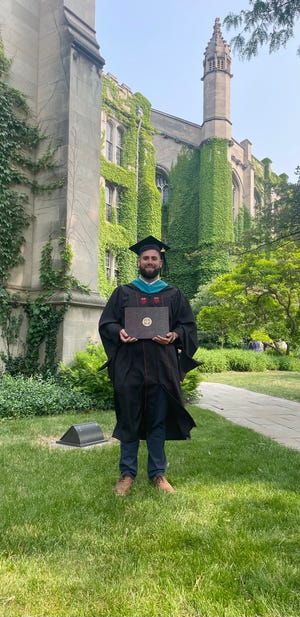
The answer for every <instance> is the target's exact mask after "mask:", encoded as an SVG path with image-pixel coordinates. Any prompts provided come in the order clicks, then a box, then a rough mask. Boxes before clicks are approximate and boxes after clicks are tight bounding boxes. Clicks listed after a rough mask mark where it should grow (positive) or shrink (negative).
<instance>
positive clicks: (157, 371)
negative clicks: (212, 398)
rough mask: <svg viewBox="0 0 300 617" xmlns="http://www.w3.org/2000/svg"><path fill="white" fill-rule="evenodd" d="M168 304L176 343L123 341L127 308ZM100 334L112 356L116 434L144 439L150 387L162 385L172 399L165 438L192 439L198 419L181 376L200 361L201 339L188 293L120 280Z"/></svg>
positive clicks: (110, 372)
mask: <svg viewBox="0 0 300 617" xmlns="http://www.w3.org/2000/svg"><path fill="white" fill-rule="evenodd" d="M145 304H146V305H148V306H168V307H169V326H170V328H169V329H170V331H172V332H174V331H175V332H177V334H178V335H179V338H178V339H177V340H176V341H175V343H171V344H169V345H159V344H158V343H155V342H153V341H152V340H146V339H143V340H138V341H137V342H135V343H128V344H124V343H122V342H121V341H120V338H119V331H120V329H122V328H124V323H125V307H136V306H145ZM99 334H100V337H101V340H102V343H103V346H104V349H105V351H106V354H107V357H108V373H109V376H110V378H111V380H112V382H113V386H114V399H115V410H116V416H117V424H116V427H115V429H114V432H113V436H114V437H116V438H117V439H120V440H121V441H124V442H129V441H135V440H136V439H145V438H146V431H145V421H144V420H145V410H146V409H147V395H148V393H149V392H150V389H151V388H152V389H153V388H157V387H161V388H163V390H164V391H165V393H166V395H167V400H168V413H167V420H166V439H190V430H191V429H192V428H193V427H194V426H195V422H194V420H193V418H192V417H191V416H190V414H189V413H188V412H187V410H186V409H185V408H184V404H183V400H182V394H181V389H180V381H182V379H183V377H184V374H185V373H187V372H188V371H189V370H191V369H192V368H195V366H197V365H198V363H197V362H196V361H195V360H193V359H192V356H193V354H194V353H195V351H196V349H197V347H198V342H197V330H196V324H195V319H194V315H193V312H192V310H191V307H190V304H189V302H188V300H187V299H186V297H185V296H184V295H183V294H182V293H181V292H180V291H179V289H177V288H175V287H171V286H169V285H168V286H167V287H165V288H164V289H163V290H162V291H160V292H158V293H154V294H147V293H145V292H142V291H140V290H139V289H138V288H137V287H136V286H135V285H133V284H132V283H129V284H128V285H120V286H119V287H117V288H116V289H115V291H114V292H113V293H112V295H111V297H110V299H109V300H108V302H107V304H106V306H105V308H104V311H103V313H102V315H101V318H100V321H99Z"/></svg>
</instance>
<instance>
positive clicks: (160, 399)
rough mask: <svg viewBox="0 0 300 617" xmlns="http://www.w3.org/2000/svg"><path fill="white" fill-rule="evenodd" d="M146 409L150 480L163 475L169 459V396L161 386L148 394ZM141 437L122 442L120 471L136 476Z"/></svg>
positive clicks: (123, 473)
mask: <svg viewBox="0 0 300 617" xmlns="http://www.w3.org/2000/svg"><path fill="white" fill-rule="evenodd" d="M147 403H148V405H147V411H146V427H147V432H146V442H147V449H148V466H147V471H148V476H149V478H150V480H152V479H153V478H155V477H156V476H163V475H164V473H165V471H166V467H167V459H166V455H165V447H164V446H165V439H166V426H165V425H166V415H167V408H168V403H167V397H166V394H165V392H164V390H162V389H161V388H157V387H156V388H155V389H153V391H152V392H151V393H150V395H149V394H148V397H147ZM139 443H140V441H139V439H137V440H136V441H131V442H128V443H125V442H121V453H120V465H119V467H120V472H121V474H122V475H126V476H130V477H131V478H135V477H136V475H137V471H138V450H139Z"/></svg>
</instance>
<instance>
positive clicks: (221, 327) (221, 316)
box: [197, 242, 300, 353]
mask: <svg viewBox="0 0 300 617" xmlns="http://www.w3.org/2000/svg"><path fill="white" fill-rule="evenodd" d="M209 290H210V292H212V293H213V299H212V301H211V304H210V306H203V307H202V308H201V309H200V312H199V314H198V317H197V320H198V327H199V329H200V330H208V331H211V332H213V334H214V335H215V336H217V337H218V338H219V339H220V340H222V338H223V342H224V340H226V339H227V340H228V341H230V340H234V337H235V338H236V337H237V338H240V341H242V340H244V341H245V340H246V339H250V338H252V333H253V331H254V330H256V329H260V330H263V331H265V333H266V334H267V335H268V336H269V338H270V339H271V340H272V341H274V342H275V344H276V341H280V340H284V341H286V343H287V353H289V351H290V350H291V349H296V348H297V347H298V346H299V343H300V250H299V248H298V247H297V245H295V244H293V243H291V242H288V243H286V244H285V245H282V246H280V247H278V248H277V250H276V251H273V252H271V253H270V254H268V255H266V254H265V253H260V254H258V255H257V254H254V253H248V254H246V255H244V256H243V257H242V258H241V260H240V262H239V265H237V266H236V268H234V269H233V270H232V272H231V273H229V274H226V275H223V276H222V277H219V278H218V279H216V280H215V281H214V282H213V283H212V285H211V286H210V287H209Z"/></svg>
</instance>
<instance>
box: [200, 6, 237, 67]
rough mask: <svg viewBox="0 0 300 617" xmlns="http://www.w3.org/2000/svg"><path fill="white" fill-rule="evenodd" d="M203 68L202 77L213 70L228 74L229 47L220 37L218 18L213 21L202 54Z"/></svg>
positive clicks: (229, 65)
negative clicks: (212, 28) (210, 32)
mask: <svg viewBox="0 0 300 617" xmlns="http://www.w3.org/2000/svg"><path fill="white" fill-rule="evenodd" d="M203 66H204V75H205V74H206V73H207V72H209V71H213V70H219V71H227V72H228V73H230V68H231V57H230V47H229V45H228V43H227V42H226V41H225V39H224V38H223V36H222V32H221V21H220V19H219V17H217V18H216V20H215V24H214V31H213V35H212V37H211V39H210V41H209V43H208V45H207V47H206V50H205V53H204V62H203Z"/></svg>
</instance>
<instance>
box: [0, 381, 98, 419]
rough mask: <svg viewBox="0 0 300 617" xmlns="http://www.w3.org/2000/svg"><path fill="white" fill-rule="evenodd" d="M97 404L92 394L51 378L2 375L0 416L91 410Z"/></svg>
mask: <svg viewBox="0 0 300 617" xmlns="http://www.w3.org/2000/svg"><path fill="white" fill-rule="evenodd" d="M93 407H95V402H94V401H93V400H92V399H91V397H89V396H87V395H86V394H83V393H81V392H76V391H75V390H72V389H70V388H64V387H62V386H60V385H57V384H56V383H54V382H53V381H51V380H42V379H41V378H33V377H31V378H26V377H23V376H21V375H19V376H15V377H12V376H11V375H9V374H6V373H4V374H1V375H0V417H1V418H24V417H28V416H46V415H58V414H63V413H66V412H67V411H72V410H73V411H76V410H77V411H89V410H90V409H92V408H93Z"/></svg>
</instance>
